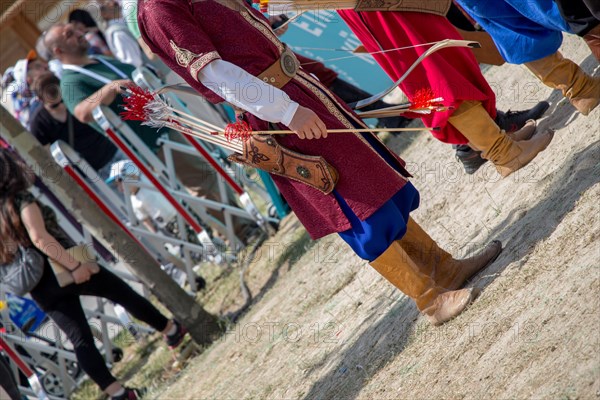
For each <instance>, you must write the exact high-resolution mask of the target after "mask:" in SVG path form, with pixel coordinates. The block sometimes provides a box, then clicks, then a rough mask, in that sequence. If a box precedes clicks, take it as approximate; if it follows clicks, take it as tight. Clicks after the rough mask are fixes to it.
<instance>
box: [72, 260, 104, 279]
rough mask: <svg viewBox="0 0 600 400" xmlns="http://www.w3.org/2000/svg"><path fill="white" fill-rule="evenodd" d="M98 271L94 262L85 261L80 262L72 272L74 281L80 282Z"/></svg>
mask: <svg viewBox="0 0 600 400" xmlns="http://www.w3.org/2000/svg"><path fill="white" fill-rule="evenodd" d="M98 272H100V267H99V266H98V264H96V263H95V262H87V263H83V264H81V266H79V267H78V268H77V269H76V270H75V271H73V272H72V275H73V279H74V280H75V283H77V284H80V283H84V282H87V281H89V280H90V279H91V278H92V275H94V274H97V273H98Z"/></svg>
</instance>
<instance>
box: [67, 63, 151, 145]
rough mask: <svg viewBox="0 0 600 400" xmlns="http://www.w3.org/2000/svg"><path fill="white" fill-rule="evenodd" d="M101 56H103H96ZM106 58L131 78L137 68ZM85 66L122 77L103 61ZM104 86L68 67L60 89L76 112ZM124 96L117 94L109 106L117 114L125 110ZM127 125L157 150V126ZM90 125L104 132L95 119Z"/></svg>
mask: <svg viewBox="0 0 600 400" xmlns="http://www.w3.org/2000/svg"><path fill="white" fill-rule="evenodd" d="M96 57H101V56H96ZM102 58H103V59H104V60H106V61H108V62H109V63H110V64H112V65H113V66H115V67H116V68H117V69H119V70H120V71H122V72H123V73H124V74H125V75H127V76H128V77H129V78H130V79H131V77H132V76H131V74H132V73H133V71H134V70H135V67H134V66H133V65H129V64H124V63H122V62H120V61H118V60H115V59H113V58H109V57H102ZM83 68H85V69H87V70H89V71H91V72H94V73H96V74H98V75H101V76H104V77H106V78H108V79H110V80H115V81H116V80H119V79H122V77H121V76H119V75H118V74H117V73H116V72H114V71H113V70H111V69H110V68H108V67H107V66H105V65H104V64H102V63H101V62H96V63H92V64H88V65H85V66H84V67H83ZM103 86H104V83H103V82H100V81H99V80H97V79H94V78H92V77H90V76H87V75H85V74H82V73H80V72H76V71H71V70H68V69H65V70H63V73H62V78H61V80H60V90H61V92H62V97H63V101H64V103H65V105H66V106H67V108H68V109H69V111H70V112H71V113H72V114H73V113H74V112H75V107H76V106H77V105H78V104H79V103H81V102H82V101H84V100H85V99H87V98H88V97H90V96H91V95H92V94H94V93H95V92H97V91H98V90H99V89H100V88H102V87H103ZM122 105H123V98H122V97H121V96H117V97H116V98H115V101H113V102H112V103H111V104H110V105H109V107H110V109H111V110H113V111H114V112H115V113H116V114H117V115H119V114H120V113H121V112H123V108H122ZM125 122H126V123H127V125H129V126H130V127H131V129H133V131H134V132H135V133H137V135H138V137H139V138H140V139H141V140H142V141H143V142H144V143H145V144H146V145H147V146H148V147H149V148H150V149H151V150H152V151H153V152H156V151H157V150H158V148H159V146H158V145H157V144H156V141H157V139H158V138H159V136H160V135H159V133H158V131H157V129H156V128H151V127H149V126H145V125H142V124H141V122H140V121H125ZM90 125H91V126H92V127H94V129H96V130H97V131H98V132H100V133H104V131H103V130H102V128H100V126H99V125H98V124H97V123H96V122H95V121H94V122H91V123H90Z"/></svg>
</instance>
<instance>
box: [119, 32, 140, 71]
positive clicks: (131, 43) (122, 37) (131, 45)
mask: <svg viewBox="0 0 600 400" xmlns="http://www.w3.org/2000/svg"><path fill="white" fill-rule="evenodd" d="M113 44H114V51H113V53H114V55H115V57H116V58H117V59H118V60H119V61H121V62H122V63H125V64H131V65H133V66H135V67H140V66H141V65H142V64H143V60H142V49H141V48H140V45H139V44H138V42H137V41H135V40H134V39H133V38H132V37H131V36H129V35H128V34H127V33H125V32H118V31H117V32H115V33H114V34H113Z"/></svg>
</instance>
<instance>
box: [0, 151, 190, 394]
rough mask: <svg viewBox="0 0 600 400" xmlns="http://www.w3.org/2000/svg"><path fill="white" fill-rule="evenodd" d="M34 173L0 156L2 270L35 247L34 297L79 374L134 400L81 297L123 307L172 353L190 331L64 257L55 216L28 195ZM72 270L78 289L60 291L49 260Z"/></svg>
mask: <svg viewBox="0 0 600 400" xmlns="http://www.w3.org/2000/svg"><path fill="white" fill-rule="evenodd" d="M33 176H34V175H33V172H32V171H31V170H30V169H29V168H28V167H27V166H26V165H25V164H24V163H23V162H22V161H20V160H19V159H17V158H16V156H15V154H14V153H11V152H9V151H8V150H3V149H2V150H0V236H1V237H2V240H1V241H0V268H2V265H6V264H8V263H10V262H12V261H13V259H14V257H15V253H16V250H17V248H18V247H17V246H22V247H32V246H33V247H35V248H36V249H37V250H39V252H40V253H41V254H42V255H43V256H44V267H43V268H44V271H43V275H42V277H41V279H40V281H39V282H38V284H37V285H36V286H35V287H34V288H33V290H32V291H31V293H30V294H31V297H32V298H33V300H34V301H35V302H36V303H37V304H38V305H39V307H40V308H41V309H42V310H43V311H44V312H45V313H46V314H48V316H49V317H50V319H52V321H54V322H55V323H56V325H57V326H58V327H59V328H60V329H61V330H62V331H63V332H64V333H65V334H66V335H67V337H68V338H69V340H70V341H71V343H72V344H73V347H74V349H75V356H76V357H77V361H78V363H79V365H80V366H81V368H82V369H83V370H84V371H85V372H86V374H88V375H89V376H90V378H91V379H92V380H93V381H94V382H95V383H96V384H97V385H98V386H100V388H101V389H102V390H103V391H104V392H106V393H107V394H108V395H109V396H111V398H112V399H119V400H121V399H123V400H124V399H127V400H133V399H137V398H138V393H139V391H137V390H135V389H130V388H125V387H123V386H122V385H121V384H120V383H119V382H118V381H117V380H116V379H115V377H114V376H113V375H112V374H111V373H110V371H109V369H108V368H107V366H106V363H105V362H104V359H103V358H102V355H101V354H100V352H99V351H98V349H97V348H96V346H95V344H94V337H93V336H92V331H91V329H90V327H89V325H88V323H87V320H86V317H85V314H84V312H83V308H82V307H81V302H80V300H79V297H80V296H82V295H85V296H97V297H104V298H107V299H109V300H111V301H113V302H115V303H117V304H120V305H122V306H123V307H125V309H126V310H127V311H128V312H130V313H131V314H132V315H133V316H134V317H135V318H137V319H139V320H141V321H144V322H145V323H147V324H148V325H150V326H152V327H153V328H154V329H156V330H157V331H159V332H162V333H163V335H164V337H165V341H166V342H167V344H168V345H169V347H171V348H175V347H177V346H178V345H179V344H180V343H181V342H182V340H183V338H184V336H185V334H186V332H187V331H186V330H185V328H183V327H182V326H181V324H179V322H177V321H174V320H169V319H167V317H165V316H164V315H162V314H161V313H160V311H158V310H157V309H156V307H154V306H153V305H152V303H150V302H149V301H148V300H147V299H146V298H144V297H143V296H141V295H139V294H138V293H137V292H136V291H135V290H133V289H132V288H131V287H130V286H129V285H127V284H126V283H125V282H124V281H123V280H122V279H120V278H118V277H117V276H116V275H114V274H113V273H111V272H109V271H108V270H107V269H106V268H104V267H102V266H100V265H98V264H97V263H96V262H93V261H89V262H83V263H82V262H79V261H76V260H75V259H74V258H73V257H71V256H69V254H68V253H67V252H66V250H65V248H66V247H71V246H72V245H73V243H72V242H71V240H70V239H69V238H68V237H65V235H64V233H63V232H62V230H61V229H60V228H59V226H58V223H57V220H56V215H55V213H54V211H53V210H52V209H51V208H49V207H47V206H44V205H42V204H40V203H38V202H37V201H36V199H35V198H34V197H33V195H32V194H31V193H30V192H29V191H28V188H29V187H30V186H31V183H32V181H33ZM50 258H51V259H53V260H54V261H56V262H58V263H60V264H61V265H63V266H64V267H65V268H67V269H68V270H70V272H71V274H72V276H73V279H74V283H72V284H70V285H67V286H65V287H60V286H59V284H58V281H57V280H56V276H55V275H54V273H53V271H52V268H51V267H50V264H49V261H48V259H50Z"/></svg>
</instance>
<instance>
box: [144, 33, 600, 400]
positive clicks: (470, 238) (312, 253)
mask: <svg viewBox="0 0 600 400" xmlns="http://www.w3.org/2000/svg"><path fill="white" fill-rule="evenodd" d="M562 50H563V52H564V54H565V55H568V56H570V57H571V58H572V59H573V60H575V61H576V62H578V63H581V65H582V66H583V67H584V69H585V70H586V71H588V72H590V73H594V74H595V75H598V74H600V68H599V67H598V64H597V63H596V61H595V59H594V58H593V57H592V56H591V55H590V53H589V51H588V49H587V47H586V46H585V45H584V44H583V42H582V41H580V40H579V39H578V38H575V37H569V38H567V40H566V42H565V44H564V46H563V49H562ZM486 76H487V78H488V80H489V81H490V82H491V83H492V85H493V87H494V88H495V90H496V92H497V94H498V108H500V109H503V110H506V109H508V108H511V109H513V110H518V109H523V108H528V107H531V106H533V105H534V104H535V103H536V102H537V101H540V100H548V101H549V102H550V103H551V108H550V110H549V111H548V112H547V114H546V118H544V119H543V120H541V121H540V123H539V128H538V129H540V130H543V129H546V128H550V127H552V128H554V129H556V135H555V138H554V140H553V142H552V143H551V144H550V146H549V147H548V149H547V150H546V151H544V152H543V153H542V154H541V155H540V156H539V157H538V158H536V159H535V160H534V162H533V163H531V164H530V165H529V166H527V167H526V168H524V169H522V170H521V171H519V172H518V173H516V174H514V175H512V176H510V177H509V178H507V179H504V180H501V179H500V178H499V176H498V175H497V174H496V173H495V171H494V170H493V168H492V167H491V166H490V165H486V166H485V167H484V168H482V169H481V170H480V171H478V172H477V173H476V174H475V175H465V174H464V173H463V172H462V170H461V167H460V165H459V164H458V163H457V162H456V161H455V160H454V158H453V151H452V150H451V148H450V146H448V145H444V144H443V143H441V142H438V141H436V140H435V139H433V138H432V137H431V136H430V135H429V134H427V133H418V134H403V135H402V136H398V137H393V138H391V140H390V141H389V144H390V146H391V147H392V148H394V149H395V150H396V151H397V152H399V153H400V154H401V155H402V157H403V158H404V159H405V160H407V161H408V163H409V171H411V172H412V173H413V174H414V176H415V177H414V179H413V180H412V181H413V183H414V184H415V186H416V187H417V188H418V189H419V190H420V192H421V196H422V204H421V207H420V208H419V209H418V210H417V211H416V212H415V213H414V218H415V219H416V220H417V221H419V222H420V223H421V225H422V226H423V227H424V228H425V229H426V230H427V231H428V232H429V233H430V235H431V236H432V237H433V238H434V239H436V240H437V241H438V242H439V243H440V244H441V245H442V246H443V247H445V248H446V249H448V250H450V251H451V252H452V253H454V254H455V255H465V254H466V253H468V252H469V251H472V250H473V249H476V248H479V247H481V246H482V245H484V244H485V243H487V242H489V241H490V240H492V239H500V240H501V241H502V242H503V244H504V246H505V249H504V252H503V253H502V254H501V255H500V257H499V258H498V260H497V261H496V262H494V263H493V264H492V265H491V266H490V267H488V268H487V269H486V270H485V271H483V272H482V273H480V274H479V275H477V276H476V277H475V279H474V280H473V282H471V284H472V285H475V286H477V287H480V288H482V289H483V292H482V294H481V296H480V297H479V298H478V299H477V300H476V301H475V302H474V303H473V305H472V306H471V307H470V308H469V309H468V310H467V311H466V312H464V313H463V314H462V315H461V316H459V317H458V318H456V319H455V320H453V321H451V322H450V323H448V324H446V325H444V326H442V327H438V328H435V327H431V326H429V324H428V323H427V322H426V321H425V319H424V318H423V317H420V316H419V314H418V311H417V310H416V308H415V306H414V305H413V303H412V302H411V301H410V300H409V299H407V298H406V297H405V296H403V295H402V294H401V293H400V292H399V291H398V290H396V289H395V288H394V287H392V286H391V285H390V284H388V283H387V282H386V281H385V280H384V279H383V278H381V277H380V276H379V275H378V274H377V273H376V272H375V271H374V270H372V269H371V268H370V267H369V266H368V264H367V263H366V262H364V261H362V260H360V259H358V258H357V257H355V256H354V255H353V253H352V252H351V251H350V250H349V248H348V247H347V246H346V245H345V244H344V243H343V242H342V241H341V240H340V239H339V238H338V237H337V236H332V237H327V238H325V239H322V240H320V241H317V242H311V241H310V240H308V238H307V235H306V234H305V233H303V229H302V228H301V226H300V225H299V224H298V221H297V220H296V219H295V218H294V217H291V218H288V219H287V220H286V221H285V224H283V227H282V229H281V230H280V232H279V233H278V235H277V236H276V237H274V238H271V239H270V240H269V241H268V242H267V243H266V245H265V246H263V248H262V249H261V252H260V253H259V257H257V258H258V260H257V261H256V262H255V263H253V264H252V265H251V266H250V268H249V270H248V273H247V279H248V284H249V287H250V290H251V291H252V293H253V295H254V296H255V302H254V304H253V306H252V308H251V309H250V311H249V312H248V313H247V314H246V315H245V316H244V317H243V318H242V319H241V320H240V321H239V323H238V324H237V325H235V326H233V327H231V329H230V331H229V332H228V333H227V334H226V335H225V336H224V337H223V338H222V339H221V340H219V341H218V342H216V343H215V344H214V345H213V346H211V347H210V348H209V349H207V350H206V351H205V352H204V353H202V354H201V355H200V356H198V357H197V358H196V359H194V360H193V361H192V362H191V363H190V364H189V366H188V367H187V368H186V369H185V370H184V371H183V373H182V374H181V377H180V378H179V379H177V380H176V381H175V382H173V383H171V384H170V385H166V386H161V387H159V388H154V390H153V392H152V393H151V395H150V396H149V397H150V398H157V399H200V398H213V399H242V398H243V399H264V398H269V399H284V398H285V399H291V398H301V399H353V398H357V399H398V398H403V399H441V398H452V399H456V398H469V399H482V398H483V399H488V398H489V399H508V398H536V399H537V398H551V399H597V398H600V352H599V349H600V304H599V303H600V296H599V294H600V287H599V286H600V280H599V275H600V270H599V264H600V241H599V236H600V229H599V228H600V215H599V214H600V213H599V206H598V200H599V199H600V185H599V184H598V182H599V181H600V150H599V147H598V141H599V140H600V108H599V109H596V110H595V111H594V112H593V113H592V114H591V115H590V116H588V117H584V116H582V115H580V114H578V113H576V112H575V110H574V108H573V107H572V106H571V105H570V104H569V103H568V102H566V101H564V100H562V97H561V95H560V94H559V93H558V92H553V91H552V90H551V89H548V88H546V87H545V86H543V85H542V84H541V83H539V82H538V81H537V80H536V79H535V78H533V76H531V75H530V74H529V73H528V71H527V70H525V69H524V68H523V67H520V66H513V65H506V66H503V67H494V68H492V69H490V70H489V71H488V72H487V73H486ZM214 285H215V286H213V288H211V289H209V292H210V290H213V291H215V292H216V291H217V290H218V289H217V288H216V285H218V281H217V282H214ZM215 296H216V295H215ZM240 297H241V296H240V294H239V288H236V286H235V285H233V286H232V287H231V290H230V292H229V293H227V294H226V295H224V296H223V299H222V302H221V303H220V305H219V304H217V305H216V306H215V305H214V302H213V303H211V304H213V305H212V306H210V307H212V309H211V311H213V312H224V311H226V309H227V308H228V307H233V306H234V305H235V302H236V301H239V300H240ZM207 307H208V306H207ZM210 307H209V308H210Z"/></svg>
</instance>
